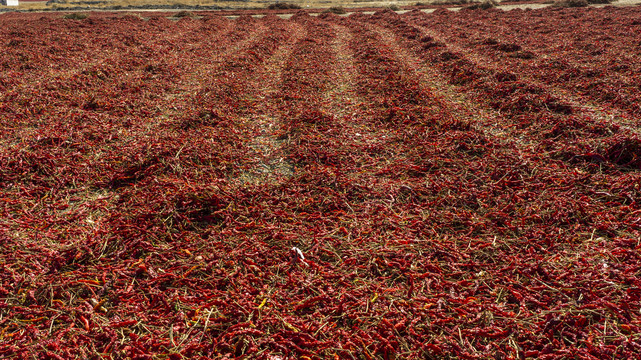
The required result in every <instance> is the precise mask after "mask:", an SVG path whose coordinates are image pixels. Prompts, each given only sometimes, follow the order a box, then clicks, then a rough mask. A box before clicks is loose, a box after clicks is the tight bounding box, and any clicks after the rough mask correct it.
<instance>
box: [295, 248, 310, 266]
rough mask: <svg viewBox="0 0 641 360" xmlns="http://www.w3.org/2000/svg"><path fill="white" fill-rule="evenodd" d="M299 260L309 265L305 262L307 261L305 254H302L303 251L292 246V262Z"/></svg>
mask: <svg viewBox="0 0 641 360" xmlns="http://www.w3.org/2000/svg"><path fill="white" fill-rule="evenodd" d="M299 261H300V262H301V263H303V265H305V266H309V264H307V262H306V261H305V255H303V252H302V251H301V249H299V248H297V247H296V246H294V247H293V248H292V263H293V264H296V263H297V262H299Z"/></svg>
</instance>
